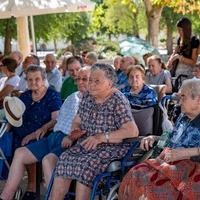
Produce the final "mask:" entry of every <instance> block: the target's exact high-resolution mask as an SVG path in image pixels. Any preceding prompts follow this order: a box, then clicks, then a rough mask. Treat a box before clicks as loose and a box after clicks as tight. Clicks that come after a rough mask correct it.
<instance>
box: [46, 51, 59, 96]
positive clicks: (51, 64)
mask: <svg viewBox="0 0 200 200" xmlns="http://www.w3.org/2000/svg"><path fill="white" fill-rule="evenodd" d="M44 64H45V65H46V72H47V80H48V82H49V85H50V87H53V88H54V89H55V90H56V91H57V92H60V89H61V86H62V74H61V72H60V71H59V70H58V68H57V67H56V58H55V56H54V55H53V54H47V55H46V56H45V59H44Z"/></svg>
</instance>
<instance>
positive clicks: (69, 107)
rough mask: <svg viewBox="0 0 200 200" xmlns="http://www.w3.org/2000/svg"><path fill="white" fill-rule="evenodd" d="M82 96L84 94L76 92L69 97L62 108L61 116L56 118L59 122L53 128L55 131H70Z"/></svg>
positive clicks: (65, 132)
mask: <svg viewBox="0 0 200 200" xmlns="http://www.w3.org/2000/svg"><path fill="white" fill-rule="evenodd" d="M81 98H82V94H81V93H80V92H74V93H73V94H71V95H70V96H68V97H67V99H66V100H65V101H64V103H63V105H62V107H61V109H60V113H59V116H58V118H57V120H56V121H57V123H56V125H55V126H54V129H53V131H54V132H56V131H61V132H62V133H64V134H66V135H68V134H69V133H70V131H71V126H72V121H73V119H74V117H75V116H76V113H77V110H78V106H79V103H80V101H81Z"/></svg>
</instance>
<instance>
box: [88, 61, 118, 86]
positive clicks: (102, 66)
mask: <svg viewBox="0 0 200 200" xmlns="http://www.w3.org/2000/svg"><path fill="white" fill-rule="evenodd" d="M97 70H100V71H103V72H104V74H105V77H106V78H107V79H108V80H110V81H111V82H112V83H113V86H115V83H116V80H117V76H116V72H115V70H114V68H113V67H112V66H111V65H109V64H106V63H96V64H94V65H93V66H92V67H91V72H92V71H97Z"/></svg>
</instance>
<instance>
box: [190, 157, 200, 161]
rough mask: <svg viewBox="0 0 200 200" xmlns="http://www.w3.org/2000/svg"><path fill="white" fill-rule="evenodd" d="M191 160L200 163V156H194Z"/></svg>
mask: <svg viewBox="0 0 200 200" xmlns="http://www.w3.org/2000/svg"><path fill="white" fill-rule="evenodd" d="M190 160H191V161H193V162H199V163H200V156H192V157H191V158H190Z"/></svg>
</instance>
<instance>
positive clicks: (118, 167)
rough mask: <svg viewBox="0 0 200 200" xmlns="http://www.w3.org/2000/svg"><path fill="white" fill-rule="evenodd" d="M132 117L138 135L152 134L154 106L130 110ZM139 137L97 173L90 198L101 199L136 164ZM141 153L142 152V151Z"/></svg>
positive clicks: (92, 199)
mask: <svg viewBox="0 0 200 200" xmlns="http://www.w3.org/2000/svg"><path fill="white" fill-rule="evenodd" d="M132 114H133V117H134V118H135V122H136V124H137V126H138V129H139V132H140V135H143V136H145V135H148V134H153V130H154V129H153V115H154V107H148V108H144V109H141V110H132ZM144 124H146V125H145V126H144ZM140 140H141V137H138V138H136V139H135V141H134V143H132V141H131V143H132V144H133V145H132V147H131V149H130V150H129V151H128V153H127V154H126V155H125V157H124V158H123V159H122V160H114V161H112V162H111V163H110V165H109V167H108V169H107V170H106V171H105V172H103V173H101V174H99V175H97V176H96V178H95V180H94V184H93V188H92V191H91V196H90V200H94V199H95V198H96V196H98V198H99V199H100V200H101V199H102V198H103V197H104V196H106V197H108V194H109V192H110V190H112V189H113V186H115V185H116V184H118V183H120V182H121V180H122V177H123V176H124V175H125V172H126V170H127V169H128V168H129V167H130V166H133V165H136V164H137V158H139V157H140V156H141V152H139V151H138V150H137V147H138V146H139V143H140ZM133 154H134V159H129V158H130V157H131V155H133ZM142 154H143V152H142ZM53 180H54V173H53V175H52V177H51V180H50V183H49V185H48V188H47V192H46V196H45V200H47V199H49V196H50V192H51V187H52V185H53ZM74 195H75V194H74V192H71V191H70V192H68V193H67V195H66V196H65V199H70V198H71V197H73V196H74Z"/></svg>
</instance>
